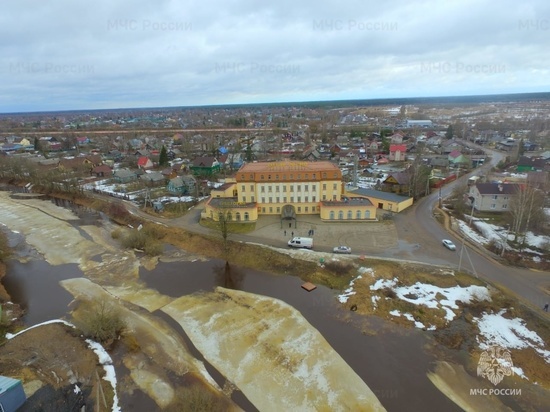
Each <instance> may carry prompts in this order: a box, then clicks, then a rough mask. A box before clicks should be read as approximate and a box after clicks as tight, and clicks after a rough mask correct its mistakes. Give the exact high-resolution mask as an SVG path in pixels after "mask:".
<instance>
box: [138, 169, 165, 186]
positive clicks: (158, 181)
mask: <svg viewBox="0 0 550 412" xmlns="http://www.w3.org/2000/svg"><path fill="white" fill-rule="evenodd" d="M140 179H141V180H142V181H144V182H145V183H147V184H149V185H151V186H160V185H164V182H165V181H166V178H165V177H164V176H163V175H162V173H160V172H154V171H151V172H149V173H144V174H143V175H142V176H141V178H140Z"/></svg>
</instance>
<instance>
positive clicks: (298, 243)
mask: <svg viewBox="0 0 550 412" xmlns="http://www.w3.org/2000/svg"><path fill="white" fill-rule="evenodd" d="M288 246H290V247H295V248H304V249H313V238H311V237H293V238H292V239H290V240H289V241H288Z"/></svg>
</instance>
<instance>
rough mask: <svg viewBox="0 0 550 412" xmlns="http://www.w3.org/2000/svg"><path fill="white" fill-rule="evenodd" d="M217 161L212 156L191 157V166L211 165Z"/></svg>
mask: <svg viewBox="0 0 550 412" xmlns="http://www.w3.org/2000/svg"><path fill="white" fill-rule="evenodd" d="M216 162H217V160H216V158H215V157H213V156H208V157H197V158H195V159H193V167H212V166H214V164H215V163H216Z"/></svg>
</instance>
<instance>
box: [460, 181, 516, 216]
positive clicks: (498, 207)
mask: <svg viewBox="0 0 550 412" xmlns="http://www.w3.org/2000/svg"><path fill="white" fill-rule="evenodd" d="M519 187H520V184H516V183H477V184H475V185H472V186H470V191H469V196H470V197H472V198H473V207H474V209H475V210H477V211H480V212H506V211H508V210H509V208H510V202H511V200H512V198H513V197H514V196H515V194H516V193H517V191H518V190H519Z"/></svg>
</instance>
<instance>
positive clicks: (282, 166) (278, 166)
mask: <svg viewBox="0 0 550 412" xmlns="http://www.w3.org/2000/svg"><path fill="white" fill-rule="evenodd" d="M326 170H339V169H338V166H336V165H335V164H334V163H332V162H328V161H320V162H298V161H281V162H256V163H247V164H245V165H244V166H243V167H241V168H240V169H239V172H292V171H304V172H320V171H326Z"/></svg>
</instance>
